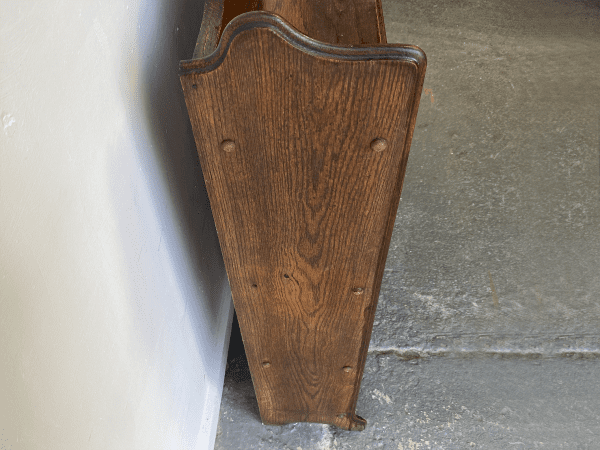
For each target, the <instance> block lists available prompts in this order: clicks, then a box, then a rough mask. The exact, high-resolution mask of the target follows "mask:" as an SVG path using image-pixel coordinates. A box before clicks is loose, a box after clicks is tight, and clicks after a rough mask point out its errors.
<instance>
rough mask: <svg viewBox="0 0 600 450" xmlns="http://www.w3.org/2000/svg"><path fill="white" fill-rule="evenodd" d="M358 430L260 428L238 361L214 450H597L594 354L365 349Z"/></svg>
mask: <svg viewBox="0 0 600 450" xmlns="http://www.w3.org/2000/svg"><path fill="white" fill-rule="evenodd" d="M365 369H366V370H365V375H364V378H363V383H362V388H361V392H360V396H359V400H358V407H357V413H358V414H359V415H361V416H362V417H365V418H366V419H367V422H368V423H367V428H366V429H365V430H364V431H362V432H351V431H343V430H339V429H337V428H335V427H331V426H328V425H320V424H307V423H299V424H290V425H285V426H281V427H278V426H265V425H262V424H261V422H260V417H259V414H258V407H257V403H256V397H255V394H254V389H253V387H252V382H251V380H250V376H249V373H248V370H247V366H246V365H245V362H244V361H243V358H238V360H236V361H233V362H232V363H231V364H230V368H229V371H228V374H227V378H226V383H225V390H224V394H223V404H222V406H221V419H220V422H219V429H218V431H217V445H216V447H215V449H216V450H231V449H240V450H241V449H248V450H252V449H286V450H325V449H330V450H350V449H352V450H354V449H356V450H363V449H364V450H367V449H385V450H392V449H393V450H417V449H418V450H426V449H444V450H449V449H456V450H464V449H471V448H475V449H491V450H496V449H498V450H500V449H501V450H506V449H514V450H523V449H535V448H539V449H569V450H584V449H585V450H588V449H589V450H592V449H598V448H600V382H599V381H598V374H599V373H600V360H598V359H597V358H594V359H573V358H548V359H538V360H535V359H529V358H497V357H478V358H453V357H433V358H425V359H415V360H402V359H400V358H398V357H397V356H396V355H389V354H388V355H376V354H371V355H369V357H368V359H367V363H366V368H365Z"/></svg>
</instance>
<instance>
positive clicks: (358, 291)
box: [352, 288, 364, 295]
mask: <svg viewBox="0 0 600 450" xmlns="http://www.w3.org/2000/svg"><path fill="white" fill-rule="evenodd" d="M363 292H364V291H363V289H362V288H353V289H352V293H353V294H354V295H362V293H363Z"/></svg>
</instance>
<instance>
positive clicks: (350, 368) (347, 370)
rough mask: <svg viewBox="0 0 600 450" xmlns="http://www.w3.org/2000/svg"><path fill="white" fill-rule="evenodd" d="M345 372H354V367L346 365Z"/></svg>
mask: <svg viewBox="0 0 600 450" xmlns="http://www.w3.org/2000/svg"><path fill="white" fill-rule="evenodd" d="M344 372H352V367H350V366H345V367H344Z"/></svg>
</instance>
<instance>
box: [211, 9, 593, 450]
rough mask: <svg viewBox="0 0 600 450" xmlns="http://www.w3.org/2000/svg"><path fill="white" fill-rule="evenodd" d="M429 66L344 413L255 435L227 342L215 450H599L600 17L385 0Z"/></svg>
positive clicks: (254, 415) (388, 16)
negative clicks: (331, 422) (361, 424)
mask: <svg viewBox="0 0 600 450" xmlns="http://www.w3.org/2000/svg"><path fill="white" fill-rule="evenodd" d="M383 7H384V15H385V21H386V29H387V35H388V41H389V42H402V43H411V44H416V45H418V46H420V47H421V48H422V49H423V50H424V51H425V53H426V54H427V58H428V69H427V75H426V78H425V85H424V95H423V98H422V100H421V106H420V110H419V116H418V119H417V125H416V129H415V134H414V139H413V144H412V149H411V154H410V158H409V163H408V169H407V172H406V178H405V183H404V189H403V192H402V201H401V202H400V208H399V210H398V216H397V219H396V227H395V230H394V235H393V237H392V244H391V247H390V253H389V256H388V261H387V265H386V271H385V274H384V279H383V285H382V290H381V295H380V299H379V306H378V309H377V315H376V319H375V326H374V329H373V336H372V340H371V346H370V355H369V358H368V360H367V366H366V371H365V376H364V379H363V383H362V388H361V394H360V398H359V403H358V407H357V413H358V414H359V415H361V416H363V417H364V418H365V419H367V422H368V424H367V429H366V430H365V431H363V432H345V431H341V430H337V429H335V428H333V427H329V426H324V425H316V424H294V425H287V426H284V427H270V426H269V427H267V426H263V425H262V424H261V423H260V418H259V416H258V409H257V405H256V400H255V398H254V392H253V389H252V384H251V382H250V381H249V377H248V374H247V368H246V366H245V361H244V357H243V353H240V349H239V342H238V343H237V346H238V347H236V342H237V341H236V339H235V335H234V336H233V337H232V346H231V348H230V357H231V360H230V364H229V370H228V374H227V377H226V381H225V392H224V395H223V404H222V408H221V419H220V424H219V431H218V436H217V442H216V447H215V448H216V449H218V450H221V449H238V448H239V449H255V448H256V449H258V448H269V449H270V448H272V449H291V450H298V449H302V450H309V449H366V448H384V449H403V450H406V449H411V450H412V449H429V448H432V449H433V448H436V449H465V448H486V449H524V448H549V449H554V448H565V449H600V425H599V423H600V381H598V380H599V379H600V328H599V327H598V324H599V323H600V270H598V268H599V267H600V167H599V160H600V159H599V158H600V2H598V1H566V0H555V1H553V0H507V1H503V0H471V1H469V0H460V1H452V2H450V1H445V2H444V1H441V0H438V1H434V0H418V1H417V0H409V1H396V0H383Z"/></svg>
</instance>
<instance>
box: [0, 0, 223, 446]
mask: <svg viewBox="0 0 600 450" xmlns="http://www.w3.org/2000/svg"><path fill="white" fill-rule="evenodd" d="M202 8H203V4H202V2H201V1H196V0H194V1H192V0H189V1H188V0H174V1H172V0H169V1H167V0H131V1H127V0H115V1H111V2H101V1H100V0H96V1H92V0H90V1H81V2H79V1H77V2H76V1H44V2H41V1H40V2H30V1H22V0H15V1H7V0H4V1H2V4H1V7H0V58H1V59H0V118H1V119H2V123H1V125H0V128H2V129H1V130H0V343H1V345H0V448H1V449H2V450H5V449H6V450H9V449H10V450H17V449H27V450H29V449H61V450H64V449H102V450H106V449H121V448H122V449H207V448H212V446H213V442H214V436H215V433H216V424H217V420H218V411H219V403H220V398H221V390H222V380H223V374H224V365H225V353H226V344H227V342H226V340H227V339H228V335H229V334H228V330H227V328H228V326H229V324H230V320H231V311H232V308H231V301H230V292H229V287H228V283H227V277H226V274H225V270H224V267H223V263H222V258H221V255H220V251H219V247H218V242H217V236H216V231H215V229H214V224H213V222H212V216H211V214H210V207H209V203H208V199H207V196H206V191H205V189H204V184H203V181H202V174H201V169H200V166H199V163H198V158H197V155H196V149H195V145H194V141H193V136H192V133H191V129H190V126H189V121H188V117H187V112H186V109H185V104H184V102H183V96H182V94H181V88H180V85H179V79H178V61H179V60H180V59H186V58H189V57H191V55H192V52H193V47H194V42H195V38H196V35H197V32H198V29H199V27H200V21H201V11H202Z"/></svg>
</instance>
